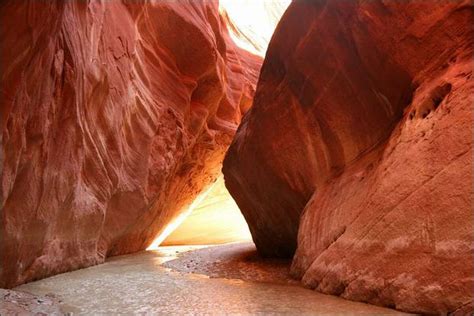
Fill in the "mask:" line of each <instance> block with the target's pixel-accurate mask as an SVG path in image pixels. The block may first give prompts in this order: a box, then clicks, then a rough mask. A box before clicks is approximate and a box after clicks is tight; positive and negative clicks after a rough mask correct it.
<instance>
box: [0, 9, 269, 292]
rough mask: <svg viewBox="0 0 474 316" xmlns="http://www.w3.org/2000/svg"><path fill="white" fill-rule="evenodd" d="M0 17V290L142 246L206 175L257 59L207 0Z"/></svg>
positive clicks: (248, 91)
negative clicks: (238, 44)
mask: <svg viewBox="0 0 474 316" xmlns="http://www.w3.org/2000/svg"><path fill="white" fill-rule="evenodd" d="M0 14H1V20H2V26H3V27H2V30H1V42H2V45H1V50H2V61H1V69H2V79H1V80H2V90H1V93H2V95H1V100H2V101H1V102H2V105H1V107H0V108H1V124H2V125H1V127H2V138H1V145H2V155H1V157H2V159H1V163H2V182H1V188H2V189H1V201H0V202H1V223H0V229H1V230H0V233H1V239H0V262H1V269H0V287H11V286H14V285H17V284H20V283H24V282H27V281H31V280H34V279H38V278H42V277H45V276H48V275H52V274H56V273H60V272H64V271H69V270H73V269H78V268H81V267H85V266H89V265H93V264H97V263H100V262H103V260H104V258H105V257H107V256H111V255H117V254H124V253H130V252H135V251H138V250H142V249H145V248H146V247H147V246H148V245H149V244H150V243H151V242H152V241H153V239H154V238H155V236H156V235H158V234H159V233H160V232H161V231H162V230H163V229H164V228H165V227H166V225H167V223H169V222H170V221H171V220H172V219H173V218H175V217H176V216H178V215H179V212H180V211H181V210H182V209H183V208H184V207H185V206H186V205H188V204H189V203H190V202H191V201H192V200H193V199H194V197H195V196H196V195H197V194H198V193H199V192H200V191H201V190H203V188H205V187H206V186H207V185H209V184H210V183H212V182H213V181H214V180H215V179H216V177H217V175H218V173H219V170H220V166H221V162H222V158H223V155H224V152H225V150H226V148H227V146H228V145H229V143H230V141H231V139H232V136H233V134H234V132H235V129H236V127H237V125H238V123H239V122H240V118H241V115H242V113H243V111H244V110H245V109H247V108H248V104H249V102H250V100H251V99H252V97H253V92H254V86H255V82H256V80H257V76H258V71H259V67H260V63H261V60H260V58H259V57H256V56H253V55H251V54H249V53H247V52H245V51H243V50H241V49H239V48H237V47H236V46H235V45H234V44H233V42H232V41H231V40H230V37H229V36H228V33H227V29H226V24H225V21H224V20H223V19H221V17H220V16H219V13H218V4H217V2H212V1H204V2H196V1H180V2H170V1H155V2H146V1H133V2H128V3H122V2H119V1H106V2H103V3H101V2H98V1H89V2H84V1H67V2H54V1H52V2H43V1H4V2H2V4H1V5H0Z"/></svg>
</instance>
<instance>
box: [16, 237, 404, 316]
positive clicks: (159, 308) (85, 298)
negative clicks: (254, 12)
mask: <svg viewBox="0 0 474 316" xmlns="http://www.w3.org/2000/svg"><path fill="white" fill-rule="evenodd" d="M229 247H236V249H237V252H239V249H240V252H242V251H244V252H245V251H247V250H248V245H237V246H235V245H234V246H232V245H229ZM192 249H196V247H163V248H159V249H158V250H157V251H148V252H142V253H138V254H133V255H127V256H119V257H113V258H111V259H109V260H108V261H107V262H106V263H104V264H102V265H99V266H94V267H90V268H87V269H82V270H77V271H73V272H69V273H64V274H60V275H56V276H53V277H50V278H47V279H43V280H39V281H36V282H32V283H28V284H24V285H22V286H19V287H17V288H16V290H21V291H27V292H31V293H34V294H38V295H45V294H54V296H56V297H58V298H59V299H60V300H61V302H62V303H61V304H62V305H61V307H62V309H63V311H64V312H72V313H73V314H94V315H97V314H108V315H109V314H132V313H141V314H143V313H145V314H179V315H182V314H214V315H216V314H217V315H222V314H291V315H300V314H306V315H315V314H317V315H321V314H332V315H334V314H336V315H342V314H343V315H350V314H353V315H354V314H365V315H394V314H401V313H398V312H397V311H394V310H390V309H385V308H381V307H377V306H372V305H367V304H363V303H357V302H351V301H346V300H343V299H341V298H338V297H333V296H327V295H322V294H319V293H316V292H314V291H311V290H308V289H304V288H302V287H301V286H299V285H295V284H291V283H287V284H282V282H280V283H278V282H277V283H269V282H265V281H268V278H267V279H266V280H265V279H264V280H260V281H264V282H253V281H249V280H245V281H244V280H238V279H226V278H219V275H220V274H221V273H223V272H222V271H221V272H220V273H217V274H214V275H212V276H213V277H212V278H209V277H208V276H205V275H202V274H193V273H189V272H192V271H183V270H181V269H179V266H180V265H181V266H182V267H188V264H186V263H184V264H180V262H179V260H180V259H177V260H175V261H170V260H173V259H176V255H177V254H178V253H184V252H186V251H188V250H192ZM194 251H196V253H197V255H196V256H193V255H192V253H191V252H188V253H185V254H184V255H182V257H183V258H184V260H188V261H189V260H191V259H190V258H194V257H195V258H198V259H199V258H201V259H200V260H204V259H202V258H203V254H205V253H206V252H209V251H213V250H212V248H207V249H206V250H205V251H204V250H203V249H202V250H194ZM213 253H214V255H213V256H210V259H209V260H215V261H218V262H222V261H225V260H226V259H222V258H221V259H216V257H222V256H223V258H224V257H225V258H228V257H229V253H231V251H229V248H228V246H218V247H216V248H215V251H213ZM219 253H224V254H223V255H222V256H220V255H219ZM190 255H191V256H190ZM167 261H170V262H169V266H171V267H173V262H174V265H176V266H177V270H181V271H174V270H170V269H168V268H166V267H164V266H163V263H165V262H167ZM204 261H205V260H204ZM183 262H185V261H183ZM192 262H194V259H193V261H192ZM218 262H217V263H218ZM198 265H199V264H198ZM202 266H204V268H202ZM211 266H213V263H212V262H207V263H205V264H204V265H201V268H200V269H196V271H197V272H199V273H201V272H204V273H206V269H207V270H212V269H210V268H209V267H211ZM235 268H236V266H235V265H230V269H235ZM220 269H221V270H222V269H223V268H222V265H221V267H220ZM247 269H249V268H247ZM250 269H252V268H250ZM257 269H258V268H257ZM275 271H276V273H277V274H278V273H280V272H281V266H280V265H278V264H277V267H276V270H275ZM279 271H280V272H279ZM208 272H209V271H208ZM229 275H230V276H231V277H232V276H235V274H232V273H231V274H229ZM229 275H225V273H224V276H226V277H229ZM245 275H247V276H248V275H249V274H248V273H245ZM250 275H252V274H251V273H250ZM244 279H245V278H244ZM257 279H259V278H258V277H257ZM283 283H284V282H283Z"/></svg>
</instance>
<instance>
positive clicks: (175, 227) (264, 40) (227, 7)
mask: <svg viewBox="0 0 474 316" xmlns="http://www.w3.org/2000/svg"><path fill="white" fill-rule="evenodd" d="M290 3H291V0H268V1H267V0H260V1H259V0H238V1H236V0H220V1H219V12H220V14H221V16H222V17H223V18H224V19H225V20H226V23H227V24H228V26H229V32H230V36H231V37H232V40H233V41H234V42H235V43H236V44H237V45H238V46H239V47H241V48H243V49H245V50H247V51H249V52H251V53H253V54H256V55H259V56H262V57H263V56H265V53H266V50H267V47H268V43H269V42H270V39H271V37H272V35H273V32H274V30H275V27H276V26H277V24H278V22H279V20H280V18H281V16H282V15H283V13H284V12H285V10H286V9H287V7H288V5H289V4H290ZM250 240H252V239H251V235H250V231H249V228H248V225H247V223H246V222H245V219H244V217H243V216H242V213H241V212H240V210H239V208H238V206H237V204H236V203H235V202H234V200H233V199H232V197H231V196H230V194H229V192H227V189H226V188H225V185H224V180H223V178H222V175H221V177H220V178H219V179H218V180H217V181H216V182H215V183H214V184H213V185H212V186H211V187H210V188H209V189H207V190H205V191H204V192H203V193H201V194H200V195H199V196H198V197H197V198H196V200H195V201H194V202H193V203H192V204H191V205H190V206H189V208H188V209H187V210H186V211H185V212H183V213H181V214H180V215H179V216H178V217H176V218H175V219H174V220H173V221H172V222H171V223H170V224H169V225H168V226H167V227H166V228H165V229H164V230H163V232H161V234H160V235H159V236H158V237H157V238H156V239H155V240H154V241H153V243H152V244H151V245H150V246H149V247H148V248H147V250H154V249H157V248H158V247H159V246H160V245H165V246H171V245H205V244H219V243H226V242H234V241H250Z"/></svg>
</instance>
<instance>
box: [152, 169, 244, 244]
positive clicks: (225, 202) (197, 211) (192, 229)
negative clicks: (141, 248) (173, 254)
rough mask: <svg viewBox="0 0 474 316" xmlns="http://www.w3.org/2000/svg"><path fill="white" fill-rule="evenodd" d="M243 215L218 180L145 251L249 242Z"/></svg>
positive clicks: (221, 180) (221, 181) (220, 180)
mask: <svg viewBox="0 0 474 316" xmlns="http://www.w3.org/2000/svg"><path fill="white" fill-rule="evenodd" d="M251 240H252V236H251V235H250V231H249V228H248V225H247V222H246V221H245V219H244V217H243V216H242V213H241V212H240V210H239V208H238V206H237V204H236V203H235V202H234V200H233V199H232V197H231V196H230V194H229V192H228V191H227V189H226V188H225V185H224V179H223V177H222V176H221V177H219V179H218V180H217V181H216V182H215V183H214V184H213V185H212V186H211V187H210V188H209V189H208V190H206V191H205V192H203V193H202V194H200V195H199V196H198V198H197V199H196V200H195V201H194V202H193V203H192V204H191V205H190V207H189V208H188V209H187V210H186V211H185V212H184V213H182V214H181V215H179V216H178V217H177V218H176V219H175V220H174V221H173V222H172V223H171V224H169V225H168V226H167V227H166V228H165V230H164V231H163V232H162V233H161V234H160V235H159V236H158V237H157V238H156V239H155V240H154V241H153V243H152V244H151V245H150V246H149V247H148V248H147V250H156V249H158V247H160V246H176V245H211V244H222V243H228V242H237V241H251Z"/></svg>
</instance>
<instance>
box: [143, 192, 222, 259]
mask: <svg viewBox="0 0 474 316" xmlns="http://www.w3.org/2000/svg"><path fill="white" fill-rule="evenodd" d="M215 185H216V183H213V184H212V185H211V186H210V187H209V188H208V189H207V190H205V191H204V192H202V193H201V194H199V196H198V197H197V198H196V199H195V200H194V201H193V203H191V205H190V206H189V207H188V209H187V210H186V211H184V212H183V213H181V214H179V215H178V216H177V217H176V218H175V219H174V220H173V221H171V223H170V224H168V226H166V227H165V229H164V230H163V232H161V234H160V235H158V237H156V238H155V240H153V242H152V243H151V245H150V246H148V248H146V250H156V249H158V247H159V246H160V245H161V243H162V242H163V241H164V240H165V239H166V237H168V236H169V235H170V234H171V233H172V232H173V231H174V230H175V229H176V228H177V227H178V226H179V225H181V224H182V223H183V222H184V220H185V219H186V218H187V217H188V215H189V214H191V213H192V211H193V210H194V209H195V208H196V207H197V206H198V205H199V204H200V203H201V202H202V201H203V200H204V199H205V198H206V197H207V195H208V194H209V192H211V190H212V188H213V187H214V186H215Z"/></svg>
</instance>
